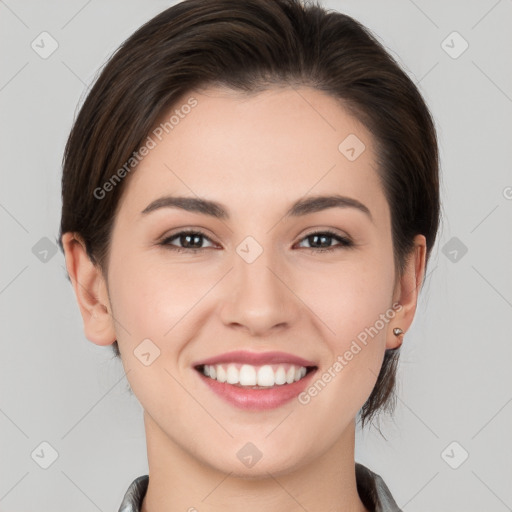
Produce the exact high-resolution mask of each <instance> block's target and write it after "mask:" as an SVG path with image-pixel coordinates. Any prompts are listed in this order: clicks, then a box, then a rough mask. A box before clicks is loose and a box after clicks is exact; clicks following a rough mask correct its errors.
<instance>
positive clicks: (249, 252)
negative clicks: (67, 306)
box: [105, 88, 406, 476]
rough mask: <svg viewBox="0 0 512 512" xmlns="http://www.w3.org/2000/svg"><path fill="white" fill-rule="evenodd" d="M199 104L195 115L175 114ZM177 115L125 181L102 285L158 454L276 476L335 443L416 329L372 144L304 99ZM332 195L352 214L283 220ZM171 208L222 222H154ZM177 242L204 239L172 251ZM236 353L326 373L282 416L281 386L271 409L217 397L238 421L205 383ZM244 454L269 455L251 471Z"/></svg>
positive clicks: (310, 378)
mask: <svg viewBox="0 0 512 512" xmlns="http://www.w3.org/2000/svg"><path fill="white" fill-rule="evenodd" d="M190 97H193V98H195V99H196V100H197V105H196V106H194V107H193V108H191V109H184V110H180V106H181V105H185V104H187V101H188V99H189V98H190ZM175 109H178V110H180V112H182V115H181V116H180V117H179V122H177V123H176V124H174V125H173V128H172V130H170V129H169V126H167V131H168V133H166V132H165V130H159V131H157V132H153V134H151V137H152V139H153V141H154V142H155V143H156V145H155V147H153V148H152V149H150V150H149V152H148V154H147V155H146V156H145V157H144V158H143V159H142V161H141V163H140V164H139V166H138V167H137V168H136V169H135V170H133V171H132V172H131V174H130V175H129V176H128V177H127V178H125V179H127V180H128V182H127V183H126V185H127V188H126V189H125V190H124V193H123V196H122V200H121V202H120V204H119V208H118V212H117V216H116V221H115V224H114V229H113V234H112V240H111V253H110V258H109V263H108V283H107V284H108V292H109V298H110V305H109V308H111V312H112V317H113V319H114V320H113V321H112V322H113V323H112V325H113V328H115V336H116V338H117V340H118V343H119V349H120V352H121V357H122V362H123V365H124V369H125V371H126V373H127V379H128V381H129V383H130V385H131V388H132V389H133V391H134V393H135V395H136V396H137V398H138V400H139V401H140V403H141V404H142V406H143V408H144V410H145V412H146V418H145V420H146V425H147V427H148V428H149V429H150V430H151V432H152V436H153V437H158V438H159V439H160V440H164V439H165V442H169V441H170V442H171V443H172V444H173V445H175V446H178V447H179V448H180V449H182V450H185V451H186V452H187V453H188V454H190V455H192V456H193V457H194V458H196V459H198V460H200V461H201V462H202V463H204V464H207V465H209V466H210V467H213V468H216V469H218V470H221V471H224V472H234V473H239V474H242V475H247V476H249V475H252V476H254V475H256V474H260V473H261V474H265V472H267V471H269V472H272V473H273V474H278V473H279V471H281V470H289V469H291V468H293V467H299V466H300V465H301V464H304V463H306V462H307V461H312V460H313V459H314V458H315V457H318V456H320V455H321V454H323V453H325V452H326V451H327V450H328V449H330V448H332V447H333V445H334V444H335V443H337V442H340V440H341V439H343V436H344V434H345V432H346V431H347V427H349V426H351V424H353V423H352V422H353V421H354V418H355V416H356V414H357V412H358V411H359V409H360V408H361V407H362V405H363V404H364V402H365V401H366V399H367V398H368V396H369V395H370V393H371V391H372V389H373V387H374V385H375V382H376V379H377V375H378V374H379V370H380V367H381V364H382V360H383V356H384V350H385V348H386V347H388V348H391V347H394V346H395V345H396V343H397V341H398V340H397V338H396V337H395V336H393V335H392V328H393V327H397V326H400V327H402V328H404V327H406V326H404V325H401V324H400V322H399V318H400V317H399V315H400V313H398V312H395V311H394V310H393V308H392V306H393V303H394V302H395V301H400V289H399V286H397V287H396V288H395V277H396V276H395V272H394V261H393V247H392V238H391V219H390V210H389V207H388V204H387V202H386V199H385V196H384V192H383V189H382V186H381V183H380V182H379V178H378V175H377V169H376V163H375V162H376V157H375V146H374V141H373V140H372V137H371V135H370V133H369V132H368V131H367V130H366V129H365V128H364V127H363V126H362V125H361V124H360V123H359V122H358V121H357V120H356V119H355V118H354V117H352V116H350V115H349V114H348V113H347V112H346V111H345V110H344V109H343V108H342V107H341V106H340V104H339V103H338V102H337V101H336V100H334V99H333V98H331V97H329V96H327V95H325V94H323V93H322V92H319V91H316V90H314V89H310V88H301V89H297V90H294V89H292V88H281V89H272V90H268V91H265V92H263V93H260V94H257V95H252V96H244V95H242V94H241V93H235V92H233V91H231V90H225V89H207V90H205V91H203V92H202V93H199V92H194V93H190V94H188V95H186V97H184V99H183V101H182V103H180V105H176V106H175V107H174V108H173V111H174V110H175ZM185 111H187V112H189V113H188V114H186V115H185V114H183V112H185ZM171 114H172V112H170V113H169V115H168V116H167V117H166V120H167V119H168V118H169V117H170V115H171ZM162 132H163V133H162ZM155 133H158V134H159V137H160V138H161V140H159V138H158V137H157V136H156V135H155ZM162 135H163V136H162ZM149 145H150V146H153V144H151V143H150V144H149ZM333 195H338V196H340V197H343V198H345V201H344V202H340V203H339V206H334V205H333V203H332V202H329V201H325V202H323V203H322V202H317V203H315V205H316V206H314V207H312V208H310V209H308V208H307V207H304V208H296V210H297V211H295V212H294V214H290V215H287V213H288V212H289V210H290V209H291V208H292V206H293V205H294V204H296V203H297V202H299V201H300V202H302V201H309V200H311V199H312V198H317V197H319V196H333ZM178 196H179V197H186V198H191V199H194V200H207V201H213V202H216V203H219V204H220V205H221V206H222V208H223V209H224V210H225V215H224V216H217V215H211V214H208V213H205V211H206V210H204V211H203V212H200V211H189V210H185V209H181V208H178V207H171V206H165V200H164V201H161V202H160V203H156V205H155V204H153V203H154V201H157V200H159V199H161V198H166V197H178ZM152 204H153V207H150V208H148V206H149V205H152ZM322 205H323V206H324V207H325V206H328V207H326V208H323V207H322ZM145 210H149V211H146V213H144V211H145ZM215 212H216V213H219V209H218V208H217V209H216V210H214V212H213V213H215ZM210 213H212V212H210ZM184 230H191V231H193V232H196V233H199V235H195V236H194V235H192V236H191V237H187V236H186V235H182V236H181V237H180V236H175V235H179V233H180V232H182V231H184ZM326 231H327V232H332V233H334V234H333V235H331V234H325V233H326ZM315 233H317V234H318V235H317V236H312V235H314V234H315ZM337 237H340V238H337ZM347 240H348V242H347ZM180 248H181V249H182V250H181V251H179V249H180ZM193 248H194V249H195V252H194V251H193V250H192V249H193ZM326 248H332V250H331V251H325V250H322V249H326ZM398 285H399V283H398ZM363 340H365V342H363ZM112 341H113V339H110V340H109V343H111V342H112ZM105 344H106V343H105ZM357 347H359V350H358V348H357ZM234 350H243V351H249V352H251V353H257V354H261V353H266V352H269V351H279V352H284V353H286V354H290V355H294V356H297V357H300V358H303V359H305V360H307V361H309V362H310V363H313V365H314V366H316V367H317V368H316V370H315V372H314V373H308V374H307V375H306V377H305V379H306V382H307V385H306V386H303V385H302V384H300V385H299V386H298V390H299V391H301V393H300V396H299V395H298V391H295V392H294V393H295V395H296V396H293V397H292V398H291V399H288V400H285V401H284V402H283V400H281V398H280V397H283V396H285V392H283V389H284V388H285V387H286V386H288V385H289V384H282V385H278V386H277V388H279V389H274V392H273V393H274V394H273V396H272V397H271V398H270V399H269V400H276V401H275V402H272V401H271V402H270V405H267V407H266V408H265V407H263V406H262V405H261V401H260V402H258V400H257V399H256V402H257V404H256V405H254V404H255V402H252V401H251V400H253V399H254V397H255V396H256V395H255V394H256V393H258V392H259V391H258V390H251V389H245V390H241V389H240V388H239V387H238V386H234V385H233V384H227V383H224V384H222V387H223V388H226V387H227V386H229V389H231V392H232V393H235V392H240V391H242V393H243V394H240V393H239V394H238V395H236V396H238V399H239V402H238V404H235V403H234V402H233V401H232V400H233V399H232V400H231V401H230V400H228V399H225V398H224V397H222V396H220V395H219V394H218V393H217V392H215V391H213V390H212V388H211V387H210V385H209V384H208V379H209V378H208V377H205V376H203V375H201V374H200V372H199V371H198V370H197V369H196V368H195V365H196V364H197V363H198V362H201V361H203V360H205V359H209V358H212V357H214V356H219V355H222V354H225V353H228V352H231V351H234ZM350 354H352V355H351V356H350ZM285 359H286V357H285ZM281 362H284V361H281ZM336 362H338V364H336ZM253 366H254V365H253ZM260 367H261V365H256V367H255V368H254V370H255V371H256V372H258V371H259V369H260ZM224 369H226V365H224ZM272 369H274V370H276V369H277V368H276V367H272ZM245 370H246V371H247V372H248V375H249V376H250V375H252V373H251V372H252V368H245ZM283 371H285V373H286V374H287V376H288V375H290V374H289V366H286V365H285V366H283ZM217 373H219V370H217ZM292 375H293V371H292ZM329 375H330V376H331V378H330V379H329ZM317 380H320V381H321V384H320V385H318V384H317V390H316V392H315V390H314V389H313V391H311V389H312V388H314V385H315V382H316V381H317ZM326 381H328V382H326ZM218 386H220V384H218ZM294 386H295V387H297V386H296V385H294ZM300 386H302V387H300ZM233 388H235V389H233ZM266 393H267V394H268V391H266ZM271 393H272V392H271ZM292 395H293V394H292ZM230 396H231V395H230ZM243 400H248V402H246V404H250V405H249V406H247V407H245V408H244V407H242V405H241V404H240V401H243ZM280 400H281V401H280ZM258 404H259V405H258ZM162 442H163V441H162ZM247 443H252V445H247ZM253 445H254V446H253ZM283 446H286V447H287V449H286V450H283V449H282V448H283ZM255 447H256V448H255ZM242 449H243V450H242ZM240 450H242V451H241V452H240ZM244 450H246V451H248V452H249V455H256V456H257V454H258V451H259V453H261V454H262V458H261V460H259V461H258V463H257V465H255V466H254V468H252V467H249V466H248V465H247V464H245V462H243V457H242V455H243V454H245V453H246V452H244ZM252 451H254V453H252ZM244 460H245V459H244Z"/></svg>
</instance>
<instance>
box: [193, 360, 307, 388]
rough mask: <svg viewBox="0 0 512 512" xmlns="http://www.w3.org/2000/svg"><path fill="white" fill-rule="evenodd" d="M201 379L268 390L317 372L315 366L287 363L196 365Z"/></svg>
mask: <svg viewBox="0 0 512 512" xmlns="http://www.w3.org/2000/svg"><path fill="white" fill-rule="evenodd" d="M194 369H195V370H197V371H198V372H199V373H200V374H201V375H202V376H203V377H206V378H209V379H212V380H215V381H217V382H221V383H227V384H231V385H232V386H236V387H240V388H246V389H269V388H272V387H276V386H279V387H281V386H286V385H288V384H293V383H295V382H298V381H300V380H302V379H303V378H304V377H305V376H306V375H309V374H310V373H311V372H313V371H315V370H317V366H299V365H294V364H289V363H286V364H285V363H279V364H272V365H260V366H253V365H249V364H240V363H223V364H215V365H204V364H203V365H198V366H195V367H194Z"/></svg>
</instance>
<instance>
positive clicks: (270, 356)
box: [193, 350, 316, 367]
mask: <svg viewBox="0 0 512 512" xmlns="http://www.w3.org/2000/svg"><path fill="white" fill-rule="evenodd" d="M222 363H242V364H244V363H245V364H250V365H253V366H260V365H265V364H279V363H289V364H294V365H297V366H316V365H315V363H314V362H313V361H308V360H307V359H303V358H302V357H298V356H295V355H293V354H287V353H286V352H249V351H247V350H235V351H233V352H226V353H225V354H220V355H218V356H214V357H210V358H208V359H203V360H202V361H197V362H195V363H194V364H193V366H194V367H195V366H203V365H206V364H207V365H215V364H222Z"/></svg>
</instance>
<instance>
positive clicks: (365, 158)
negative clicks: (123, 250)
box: [121, 87, 385, 215]
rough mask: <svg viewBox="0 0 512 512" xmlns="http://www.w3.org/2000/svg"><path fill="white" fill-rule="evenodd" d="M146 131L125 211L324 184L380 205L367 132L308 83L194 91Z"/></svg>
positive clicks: (256, 199)
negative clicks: (177, 198)
mask: <svg viewBox="0 0 512 512" xmlns="http://www.w3.org/2000/svg"><path fill="white" fill-rule="evenodd" d="M187 105H194V106H193V107H192V108H190V106H189V107H186V108H185V107H184V106H187ZM149 136H150V138H151V140H152V144H151V146H152V149H150V150H149V151H148V152H147V154H146V156H144V157H143V158H142V159H141V161H140V163H139V164H138V166H137V167H136V168H135V169H134V170H133V171H132V173H131V174H130V175H129V177H128V183H126V184H125V185H126V189H125V191H124V194H123V197H122V201H121V203H122V205H121V207H122V208H123V209H124V210H128V213H131V215H136V214H138V213H140V211H142V210H143V209H144V208H145V207H146V206H147V204H148V203H149V202H150V201H152V200H154V199H156V198H157V197H158V196H161V195H165V194H175V195H181V196H183V195H187V196H192V197H196V196H200V197H204V198H211V199H214V200H218V201H221V202H222V203H224V204H228V205H230V209H231V208H232V209H233V211H236V210H237V209H245V210H247V208H250V207H256V208H261V207H265V210H268V209H272V208H273V205H275V206H276V208H281V205H283V204H285V205H289V204H290V203H291V202H294V201H295V200H297V198H299V197H303V196H305V195H310V194H311V195H320V194H327V193H329V194H332V193H338V194H343V195H346V196H352V197H354V198H356V199H358V200H360V201H362V202H370V203H372V204H373V207H374V208H377V209H379V208H382V207H385V205H384V204H380V203H382V201H383V192H382V190H381V186H380V181H379V179H378V174H377V169H376V163H375V162H376V159H375V153H374V151H375V149H374V141H373V138H372V136H371V134H370V133H369V132H368V130H367V129H366V128H365V127H364V126H363V124H362V123H360V122H359V121H358V119H356V118H355V117H353V116H352V115H350V114H349V113H348V111H347V110H346V109H345V108H344V107H343V105H342V103H341V102H340V101H338V100H337V99H335V98H333V97H331V96H329V95H327V94H325V93H323V92H321V91H318V90H315V89H311V88H308V87H302V88H295V87H294V88H292V87H276V88H272V89H269V90H265V91H262V92H259V93H251V94H246V93H242V92H238V91H233V90H230V89H225V88H209V89H203V90H197V91H191V92H189V93H187V94H185V95H184V96H183V97H182V98H181V99H180V101H178V102H177V103H176V104H175V105H174V106H173V107H172V109H170V110H169V112H166V113H165V115H163V116H162V118H161V120H160V124H159V125H158V126H156V127H155V129H154V130H153V131H152V132H151V133H150V134H149ZM372 209H373V208H372Z"/></svg>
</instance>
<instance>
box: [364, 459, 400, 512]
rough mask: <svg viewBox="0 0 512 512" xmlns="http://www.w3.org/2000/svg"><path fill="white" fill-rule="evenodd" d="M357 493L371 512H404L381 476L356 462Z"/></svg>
mask: <svg viewBox="0 0 512 512" xmlns="http://www.w3.org/2000/svg"><path fill="white" fill-rule="evenodd" d="M356 482H357V492H358V493H359V496H360V498H361V501H362V502H363V503H364V506H365V507H366V508H367V509H368V510H370V511H371V512H402V510H401V509H400V508H398V505H397V504H396V501H395V500H394V498H393V496H392V494H391V491H390V490H389V488H388V486H387V485H386V483H385V482H384V480H383V479H382V477H381V476H380V475H378V474H377V473H374V472H373V471H372V470H370V469H368V468H367V467H366V466H363V464H359V463H358V462H356Z"/></svg>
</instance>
